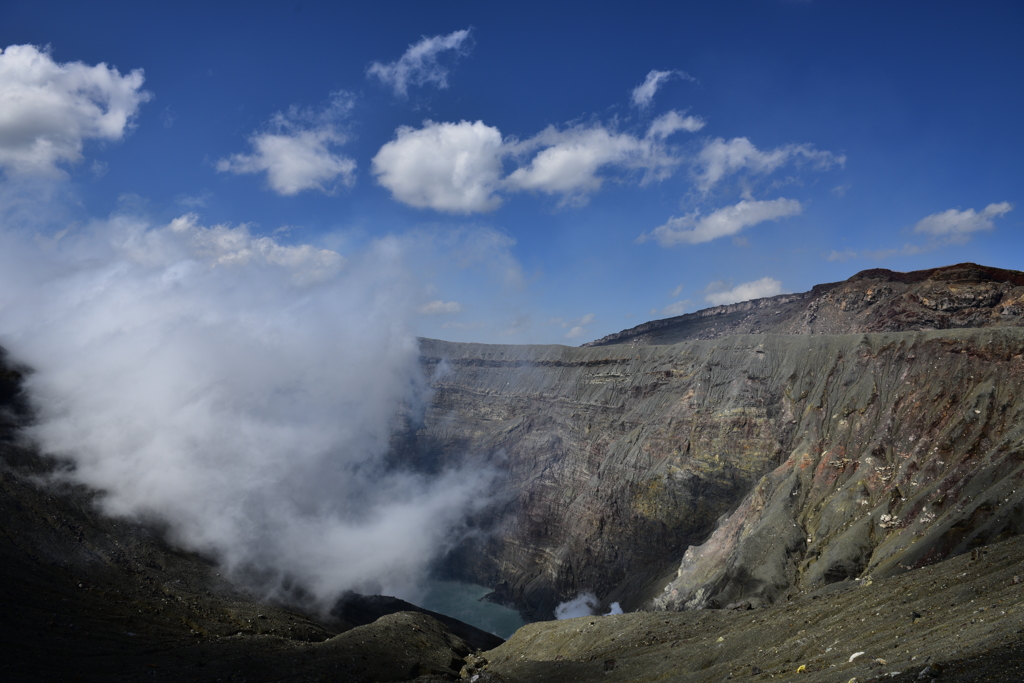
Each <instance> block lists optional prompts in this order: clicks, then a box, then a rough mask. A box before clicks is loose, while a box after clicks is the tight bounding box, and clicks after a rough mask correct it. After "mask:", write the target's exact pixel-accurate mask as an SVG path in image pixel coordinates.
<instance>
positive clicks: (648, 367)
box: [396, 273, 1024, 618]
mask: <svg viewBox="0 0 1024 683" xmlns="http://www.w3.org/2000/svg"><path fill="white" fill-rule="evenodd" d="M933 274H934V273H933ZM906 275H912V274H906ZM908 279H914V278H908ZM918 280H919V281H918V282H917V283H916V285H915V286H917V285H920V286H922V287H923V286H925V285H922V284H921V282H925V284H926V285H927V286H929V287H931V286H933V284H934V283H932V284H927V283H928V282H929V281H928V279H927V278H923V279H922V278H918ZM1007 282H1009V281H1003V282H996V283H989V285H985V286H976V287H974V290H972V291H973V292H974V293H973V294H971V296H972V297H974V296H975V294H977V291H981V290H983V289H985V287H989V288H990V289H992V290H993V291H998V292H999V296H998V298H996V297H995V295H992V294H990V295H987V296H988V298H989V299H992V300H993V301H996V303H997V304H998V305H1000V306H1003V308H1001V309H998V310H999V317H998V322H999V324H998V325H993V326H991V327H988V328H977V327H976V328H969V329H955V330H940V331H916V332H906V331H904V332H893V333H879V334H847V335H833V334H801V335H796V334H790V335H777V334H758V335H735V336H727V337H720V338H717V339H713V340H699V339H698V340H691V341H685V342H680V343H677V344H674V345H670V346H669V345H666V346H656V345H646V346H639V345H638V346H634V345H633V342H635V339H634V340H633V342H631V343H630V344H628V345H627V344H618V345H606V346H598V347H591V348H580V349H574V348H568V347H561V346H488V345H473V344H453V343H446V342H439V341H431V340H424V341H423V343H422V348H421V353H422V357H423V361H424V364H425V366H426V367H427V369H428V371H429V372H430V373H432V376H433V382H432V383H433V387H434V389H435V394H434V396H433V401H432V402H431V404H430V405H429V407H428V408H427V411H426V414H425V416H424V418H423V421H422V423H421V424H419V425H417V426H416V427H414V428H411V429H410V430H409V431H407V432H406V433H405V434H404V435H403V436H402V437H401V438H399V439H398V440H397V441H396V446H397V449H396V450H399V451H401V452H403V453H405V455H404V456H403V457H416V458H418V459H419V460H420V461H421V462H429V463H431V465H439V464H442V463H444V462H447V461H455V460H459V459H462V458H469V459H472V460H475V461H476V462H478V463H481V464H484V463H486V464H488V465H490V466H492V467H494V468H496V469H497V470H499V471H500V472H501V473H502V478H501V485H500V487H499V488H500V490H499V491H498V492H497V494H496V496H495V501H496V502H494V503H493V504H492V506H491V507H490V510H489V512H488V514H486V515H484V516H482V517H481V518H479V519H477V520H475V523H476V524H477V525H478V526H479V527H480V531H481V533H479V534H477V535H475V536H474V537H473V538H471V540H470V541H468V542H467V543H465V544H463V545H462V546H461V547H459V548H457V549H455V550H454V551H453V552H452V554H451V555H450V561H449V563H448V569H449V571H452V572H454V573H457V574H459V575H461V576H462V578H466V579H471V580H474V581H477V582H481V583H484V584H487V585H492V586H498V587H499V588H498V591H497V593H498V597H499V598H501V599H502V600H504V601H506V602H509V603H511V604H514V605H515V606H517V607H519V608H520V609H522V610H523V611H524V612H526V613H527V614H528V615H529V616H532V617H534V618H543V617H548V616H550V613H551V610H552V609H553V607H554V606H555V605H556V604H557V603H558V602H560V601H563V600H565V599H567V598H570V597H573V596H575V595H576V594H577V593H578V592H580V591H585V590H586V591H593V592H595V593H596V594H597V595H598V596H599V597H600V598H601V599H602V600H603V601H604V602H605V603H606V604H607V603H610V602H612V601H619V602H621V603H622V604H623V606H624V607H625V608H626V609H636V608H641V607H650V606H655V607H658V608H661V609H682V608H692V607H715V606H726V605H727V604H729V603H733V602H737V601H740V600H743V599H750V600H751V601H753V602H755V603H756V602H757V601H768V602H770V601H773V600H776V599H778V598H779V597H780V596H782V595H785V594H787V593H788V592H791V591H793V590H799V589H802V588H809V587H813V586H820V585H823V584H825V583H829V582H836V581H841V580H845V579H852V578H857V577H863V576H865V575H873V576H884V575H888V574H892V573H895V572H899V571H903V570H905V569H907V568H910V567H916V566H921V565H923V564H927V563H930V562H934V561H937V560H939V559H942V558H944V557H947V556H949V555H951V554H957V553H960V552H963V551H964V550H966V549H969V548H971V547H974V546H975V545H978V544H983V543H987V542H989V541H991V540H993V539H996V538H1000V537H1001V536H1004V535H1007V534H1016V533H1019V531H1020V530H1021V527H1022V525H1024V490H1022V491H1021V492H1020V493H1018V484H1019V481H1020V478H1021V477H1022V476H1024V469H1022V464H1024V443H1022V440H1024V432H1022V430H1024V420H1022V417H1024V415H1022V414H1021V413H1022V410H1024V404H1022V401H1021V395H1022V393H1024V377H1022V374H1024V361H1022V357H1021V353H1022V352H1024V329H1021V328H1020V327H1016V326H1015V324H1016V325H1019V324H1020V318H1019V316H1017V315H1016V314H1014V313H1012V312H1010V313H1005V314H1004V312H1003V311H1004V310H1006V309H1005V305H1004V304H1005V301H1006V297H1007V295H1008V293H1009V294H1010V295H1013V294H1014V291H1015V288H1016V287H1018V285H1016V284H1013V283H1012V282H1009V284H1007ZM911 284H915V283H911ZM855 289H856V288H847V289H844V288H842V287H839V288H836V287H833V288H832V290H830V291H832V292H836V291H846V293H847V295H848V296H849V297H852V296H853V295H852V294H851V292H854V291H855ZM1004 289H1005V290H1006V291H1004ZM868 290H870V291H874V290H871V288H868ZM868 290H865V289H861V290H857V291H860V294H859V296H861V298H862V299H863V296H865V295H866V293H867V291H868ZM975 290H977V291H975ZM921 291H922V290H921V289H920V287H919V289H918V290H916V292H917V293H916V294H915V296H917V297H918V298H920V297H921V293H920V292H921ZM950 291H952V289H951V290H950ZM961 293H962V292H961ZM934 296H935V297H936V299H935V300H942V296H947V297H952V299H951V300H954V299H955V297H956V296H959V294H956V293H955V292H953V293H947V294H946V295H943V294H942V293H941V292H938V293H937V294H935V295H934ZM972 300H974V299H972ZM929 301H931V300H929ZM986 301H988V299H986ZM969 308H971V307H967V308H963V309H959V310H960V311H961V312H962V313H961V316H962V317H964V319H968V318H969V317H970V316H971V315H975V314H976V313H977V311H974V312H971V311H970V310H968V309H969ZM819 310H820V307H819ZM994 310H996V309H992V308H991V307H990V310H989V311H988V312H987V313H985V314H984V315H985V316H988V318H986V319H995V318H993V314H992V311H994ZM963 311H966V313H963ZM979 315H980V314H979ZM410 454H414V455H410ZM666 584H667V586H666Z"/></svg>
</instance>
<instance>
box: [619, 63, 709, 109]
mask: <svg viewBox="0 0 1024 683" xmlns="http://www.w3.org/2000/svg"><path fill="white" fill-rule="evenodd" d="M673 78H679V79H682V80H686V81H695V80H697V79H695V78H694V77H693V76H691V75H690V74H688V73H686V72H685V71H658V70H656V69H652V70H651V71H650V72H649V73H648V74H647V78H645V79H644V82H643V83H641V84H640V85H638V86H636V87H635V88H633V93H632V101H633V106H635V107H640V108H647V107H649V106H651V104H652V103H653V102H654V94H655V93H657V92H658V88H660V87H661V85H662V84H663V83H665V82H666V81H669V80H671V79H673Z"/></svg>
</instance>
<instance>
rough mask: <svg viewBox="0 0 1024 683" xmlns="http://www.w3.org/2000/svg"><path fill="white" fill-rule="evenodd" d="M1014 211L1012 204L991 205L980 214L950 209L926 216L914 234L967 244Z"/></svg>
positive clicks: (920, 221)
mask: <svg viewBox="0 0 1024 683" xmlns="http://www.w3.org/2000/svg"><path fill="white" fill-rule="evenodd" d="M1012 209H1013V204H1011V203H1010V202H999V203H998V204H989V205H988V206H986V207H985V208H984V209H983V210H982V211H981V212H980V213H979V212H975V210H974V209H966V210H964V211H958V210H956V209H949V210H947V211H943V212H941V213H933V214H932V215H930V216H925V217H924V218H922V219H921V220H919V221H918V222H917V225H915V226H914V232H916V233H924V234H926V235H933V236H935V237H942V238H946V239H949V240H950V241H954V242H965V241H967V239H969V235H970V234H971V233H974V232H979V231H984V230H992V229H993V228H995V225H994V224H993V223H992V220H993V219H995V218H998V217H1000V216H1003V215H1005V214H1007V213H1009V212H1010V211H1011V210H1012Z"/></svg>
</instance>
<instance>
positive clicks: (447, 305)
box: [419, 299, 462, 315]
mask: <svg viewBox="0 0 1024 683" xmlns="http://www.w3.org/2000/svg"><path fill="white" fill-rule="evenodd" d="M419 312H420V313H422V314H423V315H445V314H451V313H461V312H462V306H461V305H460V304H459V302H458V301H441V300H440V299H439V300H437V301H431V302H429V303H425V304H423V305H422V306H420V308H419Z"/></svg>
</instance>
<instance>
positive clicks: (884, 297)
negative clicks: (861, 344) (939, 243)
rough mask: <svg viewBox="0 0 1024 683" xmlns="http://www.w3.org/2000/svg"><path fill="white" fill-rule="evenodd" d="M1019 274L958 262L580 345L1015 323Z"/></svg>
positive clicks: (1022, 281) (871, 274) (1023, 308)
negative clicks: (735, 335)
mask: <svg viewBox="0 0 1024 683" xmlns="http://www.w3.org/2000/svg"><path fill="white" fill-rule="evenodd" d="M1022 315H1024V273H1021V272H1019V271H1015V270H1003V269H1000V268H990V267H988V266H979V265H977V264H975V263H961V264H958V265H955V266H944V267H941V268H931V269H928V270H918V271H913V272H909V273H899V272H895V271H891V270H885V269H883V268H875V269H872V270H864V271H861V272H859V273H857V274H856V275H854V276H853V277H851V278H849V279H848V280H844V281H842V282H832V283H829V284H822V285H815V286H814V287H813V288H812V289H811V290H810V291H809V292H802V293H798V294H782V295H779V296H773V297H767V298H764V299H753V300H751V301H743V302H740V303H736V304H728V305H726V306H715V307H712V308H706V309H703V310H700V311H697V312H695V313H687V314H686V315H681V316H676V317H673V318H666V319H664V320H653V321H651V322H647V323H644V324H642V325H638V326H637V327H633V328H630V329H628V330H623V331H622V332H617V333H615V334H611V335H608V336H606V337H604V338H602V339H598V340H597V341H593V342H589V343H587V344H584V346H607V345H611V344H634V345H635V344H643V345H646V344H675V343H676V342H680V341H685V340H688V339H720V338H721V337H725V336H728V335H731V334H851V333H855V332H907V331H916V330H945V329H956V328H968V327H999V326H1004V325H1006V326H1020V325H1021V316H1022Z"/></svg>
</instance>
